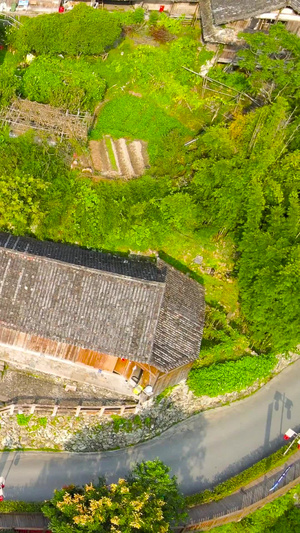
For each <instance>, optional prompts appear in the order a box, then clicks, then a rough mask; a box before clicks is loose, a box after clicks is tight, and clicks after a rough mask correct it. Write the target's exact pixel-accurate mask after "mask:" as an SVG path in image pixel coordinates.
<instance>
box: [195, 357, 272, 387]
mask: <svg viewBox="0 0 300 533" xmlns="http://www.w3.org/2000/svg"><path fill="white" fill-rule="evenodd" d="M276 361H277V360H276V357H275V355H264V356H253V355H252V356H250V355H246V356H244V357H241V358H240V359H237V360H236V361H225V362H223V363H215V364H212V365H211V366H209V367H202V366H200V368H197V363H196V364H195V367H194V368H192V370H191V372H190V374H189V377H188V385H189V387H190V389H191V390H192V391H193V392H194V394H195V395H196V396H202V395H207V396H211V397H214V396H218V395H219V394H226V393H229V392H234V391H237V392H239V391H241V390H244V389H246V388H247V387H249V386H251V385H252V384H253V383H254V382H255V381H256V380H257V379H258V380H260V379H265V378H267V377H268V376H269V375H270V374H271V372H272V370H273V368H274V366H275V365H276Z"/></svg>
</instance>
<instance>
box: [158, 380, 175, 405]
mask: <svg viewBox="0 0 300 533" xmlns="http://www.w3.org/2000/svg"><path fill="white" fill-rule="evenodd" d="M175 387H176V385H173V386H171V387H167V388H166V389H165V390H163V391H162V392H161V393H160V394H158V396H156V398H155V403H156V405H158V404H159V403H160V402H161V401H162V400H163V399H164V398H168V396H170V394H171V392H172V390H174V388H175Z"/></svg>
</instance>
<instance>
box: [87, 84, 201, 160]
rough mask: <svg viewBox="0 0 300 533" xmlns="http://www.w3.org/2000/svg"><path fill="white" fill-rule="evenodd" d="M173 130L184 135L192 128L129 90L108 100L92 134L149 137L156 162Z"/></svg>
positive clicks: (151, 151) (151, 152)
mask: <svg viewBox="0 0 300 533" xmlns="http://www.w3.org/2000/svg"><path fill="white" fill-rule="evenodd" d="M172 132H177V134H178V135H179V136H180V137H182V144H183V143H184V139H185V138H186V137H188V136H189V135H190V134H191V132H190V131H189V130H188V129H187V128H186V127H185V126H183V124H181V123H180V122H179V121H178V120H177V119H176V118H174V117H171V116H169V115H168V114H167V113H165V111H163V109H161V108H160V107H158V106H157V105H155V104H153V103H151V102H149V101H148V100H146V99H143V98H138V97H136V96H132V95H129V94H125V95H123V96H119V97H117V98H115V99H113V100H111V101H110V102H108V103H107V104H106V105H105V106H104V107H103V108H102V109H101V111H100V114H99V117H98V121H97V124H96V127H95V128H94V130H93V131H92V132H91V138H92V139H95V140H99V139H101V138H102V136H103V135H112V137H114V138H115V139H119V138H121V137H125V138H130V139H141V140H144V141H148V144H149V146H148V148H149V157H150V161H151V162H153V161H154V160H155V159H156V158H157V157H158V156H159V155H160V154H161V151H162V150H163V144H164V143H166V142H167V139H168V137H169V136H170V134H171V133H172Z"/></svg>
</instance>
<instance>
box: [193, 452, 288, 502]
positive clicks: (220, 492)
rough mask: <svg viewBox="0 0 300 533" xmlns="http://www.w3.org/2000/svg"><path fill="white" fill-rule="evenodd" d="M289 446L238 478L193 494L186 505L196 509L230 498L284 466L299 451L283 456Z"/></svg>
mask: <svg viewBox="0 0 300 533" xmlns="http://www.w3.org/2000/svg"><path fill="white" fill-rule="evenodd" d="M288 446H289V445H288V444H287V445H286V446H283V447H282V448H280V449H279V450H277V452H275V453H273V454H272V455H269V457H265V458H264V459H262V460H261V461H259V462H258V463H255V465H253V466H250V468H247V470H244V471H243V472H241V473H240V474H238V475H237V476H234V477H232V478H230V479H228V480H226V481H224V482H223V483H220V484H219V485H217V486H216V487H214V488H213V489H212V490H204V491H203V492H200V493H197V494H192V495H191V496H187V497H186V504H187V506H188V507H194V506H195V505H199V504H202V503H209V502H213V501H215V502H216V501H218V500H221V499H222V498H225V497H226V496H229V495H230V494H232V493H233V492H236V491H237V490H239V489H240V488H242V487H244V486H245V485H247V484H249V483H251V482H252V481H255V479H258V478H259V477H261V476H263V475H264V474H266V473H267V472H270V470H273V469H274V468H277V467H278V466H281V465H284V464H285V463H286V460H287V459H288V458H289V457H291V456H292V455H293V454H294V453H296V451H297V449H295V448H293V449H291V450H290V451H289V452H288V453H287V454H286V455H285V456H284V455H283V453H284V451H285V450H286V449H287V448H288Z"/></svg>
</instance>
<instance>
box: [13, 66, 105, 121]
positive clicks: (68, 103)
mask: <svg viewBox="0 0 300 533" xmlns="http://www.w3.org/2000/svg"><path fill="white" fill-rule="evenodd" d="M105 88H106V82H105V81H104V80H103V79H101V78H100V77H99V76H98V75H97V74H95V73H94V72H93V69H92V66H90V65H89V64H87V63H86V62H85V61H83V60H76V59H61V58H54V57H49V56H48V57H47V56H41V57H38V58H37V59H35V60H34V61H33V63H32V64H31V65H30V66H29V67H28V68H27V69H26V70H25V73H24V75H23V82H22V96H24V97H25V98H28V99H29V100H34V101H36V102H41V103H42V104H51V105H53V106H56V107H60V108H62V109H68V110H69V111H71V112H75V113H76V112H77V110H78V109H80V110H82V111H85V110H88V111H93V109H94V107H95V105H96V104H97V102H99V101H100V100H102V99H103V96H104V92H105Z"/></svg>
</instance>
